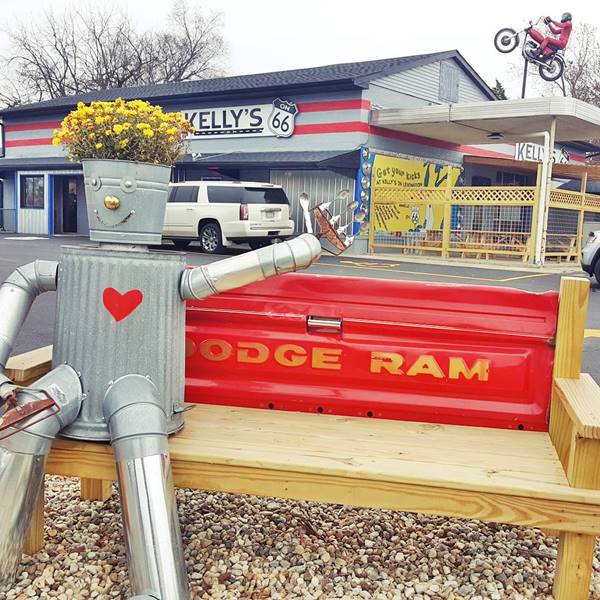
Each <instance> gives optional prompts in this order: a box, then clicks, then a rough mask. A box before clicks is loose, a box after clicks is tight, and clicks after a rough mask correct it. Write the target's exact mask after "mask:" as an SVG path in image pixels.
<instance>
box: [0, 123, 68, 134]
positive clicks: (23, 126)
mask: <svg viewBox="0 0 600 600" xmlns="http://www.w3.org/2000/svg"><path fill="white" fill-rule="evenodd" d="M59 127H60V121H35V122H32V123H15V124H13V125H9V124H6V125H5V126H4V131H6V132H7V133H10V132H11V131H34V130H36V129H58V128H59Z"/></svg>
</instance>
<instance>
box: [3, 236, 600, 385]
mask: <svg viewBox="0 0 600 600" xmlns="http://www.w3.org/2000/svg"><path fill="white" fill-rule="evenodd" d="M87 243H89V240H88V239H87V238H82V237H53V238H49V239H48V238H34V239H32V238H31V237H24V236H12V235H0V280H3V279H4V278H5V277H6V276H7V275H8V274H9V273H10V272H11V271H12V270H13V269H15V268H16V267H18V266H19V265H23V264H26V263H28V262H30V261H32V260H35V259H37V258H43V259H47V260H58V258H59V256H60V247H61V246H62V245H65V244H67V245H81V244H87ZM162 249H163V250H173V246H171V245H170V244H165V245H164V246H162ZM241 251H242V250H241V249H237V250H230V251H228V255H232V254H236V253H239V252H241ZM221 258H225V256H209V255H206V254H203V253H202V252H201V251H200V248H199V247H197V246H194V245H192V246H190V248H189V249H188V252H187V260H188V264H190V265H202V264H206V263H209V262H212V261H215V260H219V259H221ZM310 272H312V273H320V274H328V275H344V276H352V277H377V278H384V279H410V280H414V281H431V282H443V283H449V284H455V285H493V286H509V287H516V288H520V289H523V290H528V291H532V292H543V291H546V290H557V289H558V288H559V285H560V278H561V274H560V273H556V272H539V271H522V270H515V271H513V270H510V269H489V268H485V269H483V268H475V267H470V266H459V265H436V264H423V263H418V264H417V263H410V262H400V261H395V260H393V259H391V260H388V259H386V260H373V259H368V258H363V257H352V256H345V255H344V256H340V257H333V256H323V257H322V258H321V259H320V260H319V262H318V263H317V264H315V265H313V266H312V267H311V268H310ZM574 274H578V275H579V274H580V275H581V276H582V277H586V278H587V276H586V275H585V274H584V273H583V272H581V273H580V272H578V271H575V273H574ZM591 291H592V293H591V295H590V304H589V311H588V322H587V327H588V337H587V338H586V345H585V351H584V365H583V368H584V370H585V371H587V372H588V373H591V374H592V375H593V376H594V378H595V379H596V380H597V381H600V293H598V292H600V286H599V285H598V284H597V283H596V282H595V280H592V287H591ZM54 303H55V294H54V293H49V294H43V295H42V296H40V297H39V298H38V299H37V300H36V302H35V304H34V306H33V307H32V310H31V312H30V314H29V317H28V318H27V321H26V323H25V326H24V328H23V330H22V331H21V333H20V335H19V339H18V341H17V344H16V347H15V350H14V353H15V354H18V353H21V352H26V351H28V350H32V349H34V348H38V347H40V346H45V345H48V344H51V343H52V335H53V328H54ZM0 318H1V316H0Z"/></svg>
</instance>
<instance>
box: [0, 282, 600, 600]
mask: <svg viewBox="0 0 600 600" xmlns="http://www.w3.org/2000/svg"><path fill="white" fill-rule="evenodd" d="M588 288H589V284H588V282H587V281H586V280H584V279H577V278H565V279H563V281H562V284H561V292H560V308H559V316H558V326H557V336H556V352H555V361H554V362H555V365H554V375H555V378H554V388H553V394H552V401H551V410H550V413H551V414H550V427H549V432H543V431H518V430H508V429H492V428H489V427H485V428H484V427H465V426H460V425H443V424H430V423H417V422H406V421H394V420H385V419H365V418H357V417H348V416H340V415H325V414H323V415H320V414H306V413H293V412H284V411H273V410H259V409H252V408H240V407H230V406H218V405H214V406H207V405H199V406H197V407H196V408H195V409H194V410H192V411H190V412H188V413H187V414H186V427H185V428H184V430H183V431H182V432H180V433H179V434H177V435H175V436H173V437H172V438H171V441H170V449H171V456H172V463H173V472H174V481H175V484H176V485H178V486H183V487H189V488H193V489H202V490H213V491H222V492H230V493H239V494H253V495H266V496H277V497H281V498H293V499H304V500H312V501H319V502H332V503H340V504H347V505H354V506H361V507H371V508H385V509H393V510H400V511H411V512H419V513H425V514H431V515H443V516H449V517H460V518H467V519H480V520H483V521H492V522H500V523H507V524H512V525H522V526H527V527H539V528H541V529H543V530H547V531H551V532H556V533H557V534H558V535H559V536H560V543H559V550H558V557H557V570H556V575H555V584H554V595H555V598H556V599H557V600H582V599H584V598H587V597H588V593H589V584H590V577H591V571H592V559H593V555H594V549H595V542H596V537H597V536H598V535H600V491H598V490H600V389H599V388H598V386H597V385H596V383H595V382H594V381H593V380H592V379H591V378H590V377H589V376H588V375H585V374H580V366H581V356H582V348H583V332H584V326H585V318H586V309H587V298H588ZM37 352H38V354H37V361H38V364H28V365H26V364H23V363H24V361H25V362H27V361H29V363H31V358H30V357H27V356H25V357H23V356H21V357H15V358H13V359H11V362H10V363H9V376H11V375H12V376H13V377H15V376H16V377H17V378H18V379H20V380H21V381H24V382H26V381H28V380H30V378H31V377H30V375H31V373H32V372H33V371H35V373H36V376H37V375H39V372H40V370H43V369H45V368H47V366H48V358H49V349H43V350H40V351H37ZM40 365H45V366H44V367H40ZM46 472H47V473H49V474H57V475H64V476H74V477H81V478H82V495H83V497H84V498H87V499H99V500H105V499H106V498H107V497H108V496H109V495H110V493H111V486H110V482H112V481H113V480H114V479H115V468H114V462H113V459H112V452H111V448H110V446H108V445H104V444H98V443H85V442H75V441H69V440H57V441H56V442H55V444H54V446H53V449H52V452H51V454H50V456H49V459H48V462H47V466H46ZM42 524H43V499H40V502H39V510H38V515H37V518H36V519H34V520H33V522H32V530H31V533H30V540H29V544H28V552H30V553H31V552H34V551H36V550H37V549H40V548H41V547H42V546H43V527H42Z"/></svg>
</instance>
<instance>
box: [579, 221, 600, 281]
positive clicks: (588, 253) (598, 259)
mask: <svg viewBox="0 0 600 600" xmlns="http://www.w3.org/2000/svg"><path fill="white" fill-rule="evenodd" d="M581 268H582V269H583V270H584V271H585V272H586V273H587V274H588V275H589V276H590V277H591V276H592V275H595V276H596V280H597V281H598V282H599V283H600V231H590V236H589V238H588V241H587V243H586V244H585V246H584V247H583V248H582V249H581Z"/></svg>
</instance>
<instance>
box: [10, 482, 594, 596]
mask: <svg viewBox="0 0 600 600" xmlns="http://www.w3.org/2000/svg"><path fill="white" fill-rule="evenodd" d="M177 500H178V504H179V512H180V520H181V523H182V531H183V540H184V545H185V549H186V550H185V552H186V561H187V567H188V573H189V577H190V582H191V586H192V591H193V597H194V598H195V599H201V598H203V599H204V598H205V599H237V598H240V599H249V600H255V599H262V598H265V599H266V598H273V599H276V598H277V599H284V598H285V599H288V598H289V599H302V600H316V599H317V598H318V599H327V598H372V599H374V600H388V599H389V600H403V599H411V600H433V599H441V598H445V599H448V598H449V599H454V600H461V599H465V600H466V599H470V600H483V599H490V600H503V599H505V598H508V599H521V598H536V599H538V598H539V599H545V598H548V599H550V598H551V595H550V592H551V588H552V576H553V572H554V562H555V561H554V558H555V556H556V539H555V538H551V537H545V536H543V535H541V534H540V532H539V531H537V530H535V529H523V528H516V527H509V526H503V525H495V524H487V525H486V524H482V523H479V522H477V521H459V520H454V519H445V518H435V517H423V516H419V515H414V514H409V513H396V512H391V511H384V510H381V511H379V510H369V509H354V508H347V507H341V506H337V505H326V504H317V503H311V502H293V501H282V500H275V499H272V498H255V497H249V496H232V495H228V494H217V493H207V492H195V491H191V490H186V489H179V490H178V491H177ZM46 539H47V543H46V546H45V548H44V550H43V551H42V552H40V553H38V554H36V555H35V556H33V557H24V561H23V568H22V572H21V573H20V576H19V579H18V582H17V585H16V586H15V587H14V588H13V589H11V590H10V591H8V592H4V593H2V592H0V600H16V599H18V600H22V599H29V598H39V599H41V600H44V599H46V598H60V599H67V598H69V599H71V598H72V599H79V598H97V599H98V600H109V599H114V598H123V599H125V598H127V597H128V594H129V583H128V579H127V563H126V560H125V550H124V546H123V540H122V537H121V525H120V515H119V504H118V500H117V495H116V493H115V494H113V498H112V499H111V500H110V501H109V502H107V503H106V504H104V505H102V504H101V503H99V502H84V501H81V500H80V499H79V482H78V480H77V479H63V478H61V477H47V478H46ZM599 567H600V563H598V560H597V559H596V560H595V561H594V577H593V591H592V594H591V597H592V598H594V599H600V572H599Z"/></svg>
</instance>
